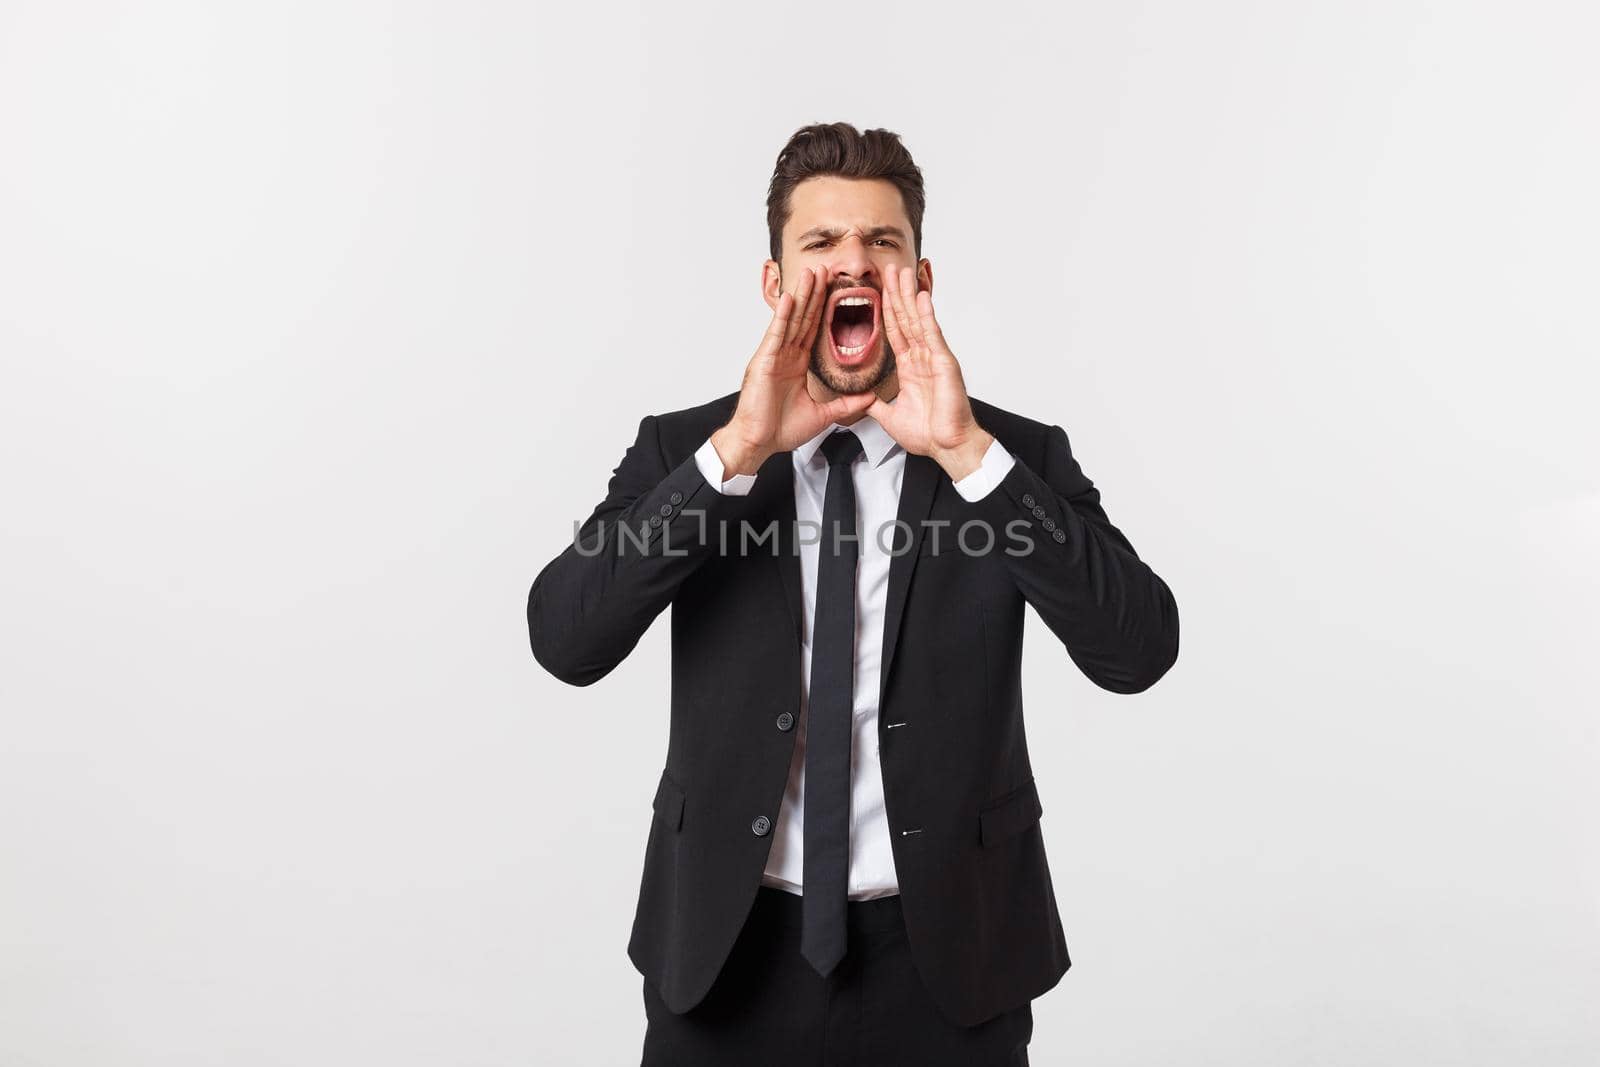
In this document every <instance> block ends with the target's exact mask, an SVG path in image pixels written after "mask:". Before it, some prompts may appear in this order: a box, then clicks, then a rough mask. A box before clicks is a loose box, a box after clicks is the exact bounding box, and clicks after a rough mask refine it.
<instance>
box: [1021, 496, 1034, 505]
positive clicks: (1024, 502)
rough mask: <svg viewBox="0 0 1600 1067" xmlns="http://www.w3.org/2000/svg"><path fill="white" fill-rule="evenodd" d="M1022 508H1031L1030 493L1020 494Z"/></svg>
mask: <svg viewBox="0 0 1600 1067" xmlns="http://www.w3.org/2000/svg"><path fill="white" fill-rule="evenodd" d="M1022 506H1023V507H1025V508H1031V507H1033V494H1032V493H1023V494H1022Z"/></svg>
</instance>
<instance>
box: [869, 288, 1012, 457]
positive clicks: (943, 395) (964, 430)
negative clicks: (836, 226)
mask: <svg viewBox="0 0 1600 1067" xmlns="http://www.w3.org/2000/svg"><path fill="white" fill-rule="evenodd" d="M883 322H884V328H885V330H886V332H887V337H888V341H889V346H890V347H891V348H893V349H894V354H895V373H896V378H897V380H898V381H899V387H900V391H899V392H898V393H896V394H895V398H894V402H893V403H885V402H884V401H883V400H882V399H881V398H879V399H877V400H874V401H873V402H872V406H871V407H869V408H867V414H868V415H871V416H872V417H873V418H874V419H876V420H877V422H878V424H879V425H880V426H882V427H883V428H884V429H885V430H886V431H888V434H889V436H890V437H893V438H894V439H895V440H896V441H898V442H899V443H900V447H901V448H904V449H905V450H906V451H907V452H911V453H914V454H916V455H919V456H928V457H930V458H931V459H933V461H934V462H936V463H938V464H939V466H940V467H942V468H943V469H944V472H945V473H946V474H948V475H949V476H950V480H951V481H960V480H961V479H962V478H964V477H966V476H967V475H969V474H971V473H972V472H973V471H975V470H977V469H978V467H979V465H980V464H981V463H982V461H983V454H984V452H985V451H987V450H988V448H989V443H990V442H991V441H993V440H994V438H993V437H992V436H991V435H990V433H989V432H988V431H987V430H985V429H984V428H983V427H982V426H979V425H978V422H977V420H976V419H975V418H973V415H972V405H971V404H970V403H969V402H968V400H967V386H966V383H965V382H964V381H962V379H961V365H960V364H958V363H957V362H956V357H955V355H954V354H953V353H952V352H951V351H950V346H949V345H947V344H945V340H944V333H943V332H942V331H941V330H940V329H939V322H938V320H937V319H935V318H934V316H933V296H932V295H931V294H930V293H928V292H927V291H926V290H919V289H918V287H917V275H916V271H914V270H911V269H910V268H902V267H896V266H889V267H886V268H885V269H884V283H883Z"/></svg>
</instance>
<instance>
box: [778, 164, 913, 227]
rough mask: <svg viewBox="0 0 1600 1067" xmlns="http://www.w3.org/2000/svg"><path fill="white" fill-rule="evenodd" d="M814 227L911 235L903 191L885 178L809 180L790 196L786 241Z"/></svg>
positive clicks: (830, 177)
mask: <svg viewBox="0 0 1600 1067" xmlns="http://www.w3.org/2000/svg"><path fill="white" fill-rule="evenodd" d="M813 226H841V227H846V228H848V227H851V226H860V227H862V228H863V229H865V228H867V227H869V226H899V227H900V228H901V229H903V230H905V231H906V232H907V233H910V232H911V220H909V219H908V218H906V205H905V201H903V200H902V199H901V198H900V190H899V189H896V188H895V187H894V183H893V182H890V181H889V180H887V179H885V178H837V177H832V176H829V177H825V178H807V179H806V180H805V181H803V182H801V183H800V184H799V185H797V186H795V187H794V190H793V191H792V192H791V193H790V194H789V221H788V223H786V224H785V225H784V227H783V235H784V239H785V240H788V239H790V238H792V237H794V235H795V234H800V233H804V232H806V231H807V230H809V229H811V228H812V227H813Z"/></svg>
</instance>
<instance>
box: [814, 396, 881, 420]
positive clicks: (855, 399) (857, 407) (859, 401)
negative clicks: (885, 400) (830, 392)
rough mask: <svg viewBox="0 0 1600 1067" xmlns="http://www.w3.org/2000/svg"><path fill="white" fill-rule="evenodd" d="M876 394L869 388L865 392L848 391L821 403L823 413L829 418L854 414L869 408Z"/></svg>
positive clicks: (875, 398) (834, 418) (835, 418)
mask: <svg viewBox="0 0 1600 1067" xmlns="http://www.w3.org/2000/svg"><path fill="white" fill-rule="evenodd" d="M877 399H878V394H877V393H874V392H871V391H870V390H869V391H868V392H865V393H850V394H848V395H846V396H836V397H834V398H833V399H832V400H830V401H828V402H827V403H826V404H824V405H823V409H822V410H823V414H824V416H825V417H826V418H828V419H829V420H835V421H836V420H838V419H840V418H843V417H844V416H846V415H856V414H859V413H860V412H863V411H866V410H867V409H868V408H870V407H871V406H872V404H873V402H874V401H875V400H877Z"/></svg>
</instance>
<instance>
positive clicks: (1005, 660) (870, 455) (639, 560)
mask: <svg viewBox="0 0 1600 1067" xmlns="http://www.w3.org/2000/svg"><path fill="white" fill-rule="evenodd" d="M923 209H924V195H923V186H922V176H921V172H920V170H919V169H918V168H917V166H916V164H915V163H914V162H913V161H912V159H911V156H910V154H909V153H908V152H907V151H906V149H905V147H904V146H903V145H902V144H901V143H900V140H899V138H898V137H897V136H896V135H895V134H893V133H890V132H888V131H886V130H868V131H866V132H864V133H862V132H859V131H857V130H856V129H855V128H854V127H852V126H850V125H848V124H845V123H834V124H831V125H817V126H808V127H805V128H803V129H801V130H799V131H798V132H797V133H795V135H794V136H793V138H791V139H790V141H789V143H788V144H787V145H786V146H785V148H784V149H783V151H782V152H781V153H780V155H779V157H778V161H777V166H776V168H775V171H774V174H773V178H772V184H771V187H770V190H769V194H768V202H767V221H768V229H769V236H770V242H771V248H770V251H771V258H770V259H768V260H767V261H766V263H765V264H764V266H763V272H762V291H763V296H764V297H765V299H766V301H767V303H768V305H770V306H771V307H772V309H773V315H772V321H771V324H770V326H769V328H768V330H767V333H766V336H765V337H764V338H763V340H762V341H761V344H760V346H759V347H758V349H757V350H756V353H755V356H754V358H752V359H751V361H750V363H749V365H748V367H747V368H746V370H745V374H744V381H743V384H742V386H741V387H740V389H739V391H738V392H736V393H730V394H728V395H726V396H723V397H720V398H718V399H716V400H713V401H710V402H709V403H705V404H702V405H699V406H697V407H691V408H687V409H683V410H680V411H673V412H669V413H666V414H662V415H650V416H646V417H645V418H644V419H643V420H642V421H641V422H640V424H639V429H638V435H637V439H636V440H635V441H634V443H633V445H632V446H631V447H630V448H629V449H628V451H627V454H626V455H625V456H623V458H622V461H621V463H620V464H619V465H618V466H617V468H616V470H615V472H614V474H613V476H612V478H611V482H610V485H609V487H608V491H607V493H606V497H605V499H604V500H603V501H602V502H601V503H600V504H599V506H598V507H596V508H595V509H594V512H593V513H592V514H591V515H590V516H589V518H588V520H587V521H586V522H585V523H584V524H583V526H582V527H581V528H580V530H579V532H578V537H577V539H576V541H575V543H574V544H573V545H571V546H570V547H568V548H567V549H566V550H565V551H563V552H562V553H561V554H560V555H559V556H558V557H557V558H556V559H554V560H553V561H551V562H550V563H549V564H548V565H547V566H546V567H545V568H544V569H543V571H541V572H540V574H539V576H538V577H537V579H535V581H534V584H533V588H532V591H531V593H530V595H529V598H528V630H529V635H530V639H531V642H532V648H533V654H534V656H535V657H536V658H537V660H538V661H539V663H540V664H541V665H543V666H544V667H545V668H546V669H547V670H549V671H550V672H551V673H552V674H554V675H555V676H556V677H557V678H560V679H561V680H563V681H566V682H569V683H571V684H573V685H589V684H591V683H593V682H595V681H598V680H599V679H600V678H602V677H604V676H605V675H606V674H607V673H608V672H609V671H611V669H612V668H614V667H615V666H616V665H617V664H618V663H619V662H620V661H621V660H622V659H623V658H624V657H625V656H627V654H628V653H629V652H630V651H631V650H632V649H633V647H634V646H635V645H636V644H637V642H638V640H639V638H640V637H641V635H643V633H644V631H645V630H646V629H647V628H648V627H649V626H650V624H651V622H652V621H653V620H654V619H655V618H656V616H657V615H659V614H660V613H661V611H662V610H663V609H665V608H666V607H667V605H669V604H670V605H672V607H673V611H672V679H671V695H670V714H671V724H670V731H669V741H668V746H667V753H666V760H665V767H664V769H663V772H662V774H661V777H660V780H659V782H658V783H657V788H656V792H655V796H654V801H653V808H654V817H653V820H652V823H651V828H650V836H649V842H648V844H647V846H646V854H645V863H644V875H643V879H642V882H641V885H640V893H639V903H638V910H637V913H636V915H635V918H634V924H633V932H632V937H631V940H630V943H629V946H628V954H629V956H630V958H631V959H632V960H633V962H634V964H635V965H636V966H637V967H638V969H639V971H640V972H641V974H643V976H644V1000H645V1008H646V1017H647V1028H646V1035H645V1042H644V1064H645V1067H653V1065H667V1064H685V1065H693V1067H708V1065H712V1067H714V1065H719V1064H730V1065H731V1064H738V1065H741V1067H744V1065H751V1064H759V1065H763V1067H777V1065H784V1064H791V1063H793V1064H806V1065H815V1064H819V1063H825V1064H861V1065H864V1067H865V1065H872V1067H878V1065H889V1064H902V1063H903V1064H916V1065H918V1067H933V1065H939V1064H952V1065H956V1064H959V1065H961V1067H982V1065H988V1064H995V1065H999V1064H1026V1063H1027V1044H1028V1041H1029V1039H1030V1037H1031V1035H1032V1029H1033V1016H1032V1011H1031V1000H1032V998H1034V997H1036V996H1038V995H1040V994H1041V993H1044V992H1045V991H1046V990H1048V989H1050V988H1051V987H1053V986H1054V985H1055V984H1056V983H1057V982H1058V981H1059V980H1060V978H1061V975H1062V974H1063V973H1064V972H1065V971H1066V970H1067V968H1068V967H1069V966H1070V965H1071V960H1070V959H1069V957H1068V955H1067V946H1066V940H1065V937H1064V935H1063V932H1062V927H1061V921H1060V917H1059V915H1058V913H1057V910H1056V902H1055V895H1054V891H1053V888H1052V886H1051V881H1050V874H1049V869H1048V866H1047V863H1046V858H1045V849H1044V842H1043V838H1042V836H1041V831H1040V816H1041V815H1042V807H1041V805H1040V802H1039V792H1038V787H1037V785H1036V783H1035V781H1034V777H1033V771H1032V769H1031V764H1030V762H1029V756H1028V750H1027V743H1026V740H1025V736H1024V730H1023V718H1022V692H1021V661H1022V636H1023V617H1024V609H1025V607H1026V605H1029V604H1031V605H1033V607H1034V609H1035V610H1036V611H1037V612H1038V614H1039V616H1040V617H1041V618H1042V619H1043V620H1044V622H1045V625H1046V626H1047V627H1049V629H1050V630H1051V632H1052V633H1053V634H1054V636H1055V637H1056V638H1057V639H1058V640H1060V642H1061V643H1062V644H1063V645H1064V646H1065V648H1066V651H1067V653H1068V655H1070V656H1071V657H1072V659H1073V661H1074V662H1075V663H1076V664H1077V665H1078V667H1079V668H1080V669H1081V670H1082V671H1083V672H1084V673H1085V674H1086V675H1087V676H1088V677H1089V678H1090V679H1092V680H1093V681H1094V682H1095V683H1096V684H1098V685H1100V686H1101V687H1103V688H1105V689H1108V690H1111V691H1113V692H1117V693H1137V692H1140V691H1142V690H1144V689H1147V688H1148V687H1150V686H1151V685H1153V684H1154V683H1155V682H1156V681H1157V680H1158V679H1159V678H1160V677H1161V676H1162V675H1163V674H1165V673H1166V671H1167V669H1168V668H1169V667H1171V666H1172V663H1173V662H1174V660H1175V659H1176V658H1177V652H1178V614H1177V606H1176V604H1175V602H1174V600H1173V597H1172V593H1171V592H1170V591H1169V589H1168V588H1167V586H1166V584H1165V583H1164V582H1163V581H1162V580H1161V578H1160V577H1158V576H1157V575H1156V574H1155V572H1154V571H1152V570H1151V569H1150V567H1149V566H1148V565H1147V564H1145V563H1144V562H1143V561H1141V560H1140V558H1139V557H1138V555H1137V554H1136V553H1135V551H1134V549H1133V547H1132V545H1130V544H1129V542H1128V540H1127V539H1126V538H1125V537H1123V535H1122V534H1121V533H1120V532H1119V531H1118V530H1117V529H1116V528H1115V527H1114V526H1113V525H1112V524H1111V523H1110V521H1109V520H1108V519H1107V517H1106V513H1105V511H1104V510H1103V509H1102V508H1101V506H1100V502H1099V501H1100V495H1099V491H1098V490H1097V489H1096V488H1095V487H1094V485H1093V483H1092V482H1090V480H1089V478H1088V477H1087V476H1085V475H1084V473H1083V472H1082V470H1081V469H1080V468H1079V466H1078V464H1077V462H1076V461H1075V460H1074V459H1073V456H1072V453H1071V451H1070V449H1069V447H1068V440H1067V435H1066V434H1065V432H1064V431H1063V430H1062V429H1061V428H1060V427H1059V426H1056V425H1052V424H1047V423H1043V422H1036V421H1033V420H1031V419H1028V418H1025V417H1023V416H1021V415H1016V414H1012V413H1010V412H1007V411H1004V410H1002V409H1000V408H998V407H996V406H994V405H992V404H988V403H986V402H984V401H982V400H979V399H978V398H975V397H969V396H968V395H967V392H966V388H965V386H964V385H963V382H962V376H961V369H960V366H959V364H958V363H957V362H956V358H955V355H954V354H953V353H952V352H951V351H950V348H949V346H948V345H947V344H946V343H945V340H944V337H943V334H942V332H941V330H940V328H939V324H938V321H937V320H936V319H935V317H934V312H933V304H932V290H933V270H932V266H931V265H930V264H929V262H928V260H927V259H924V258H922V255H921V253H922V217H923ZM1019 370H1020V368H1019ZM635 710H639V709H635ZM644 710H647V711H648V710H651V709H644Z"/></svg>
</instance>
